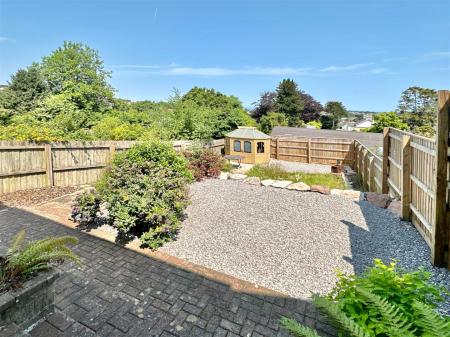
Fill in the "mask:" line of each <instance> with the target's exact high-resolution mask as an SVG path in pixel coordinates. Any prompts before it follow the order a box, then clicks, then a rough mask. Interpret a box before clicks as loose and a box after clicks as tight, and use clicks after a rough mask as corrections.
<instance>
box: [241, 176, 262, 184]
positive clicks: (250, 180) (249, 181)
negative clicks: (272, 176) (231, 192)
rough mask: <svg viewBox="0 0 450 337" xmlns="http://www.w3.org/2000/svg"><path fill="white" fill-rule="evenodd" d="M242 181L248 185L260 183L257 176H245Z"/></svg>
mask: <svg viewBox="0 0 450 337" xmlns="http://www.w3.org/2000/svg"><path fill="white" fill-rule="evenodd" d="M244 181H245V182H246V183H247V184H250V185H260V184H261V179H259V178H258V177H247V178H245V180H244Z"/></svg>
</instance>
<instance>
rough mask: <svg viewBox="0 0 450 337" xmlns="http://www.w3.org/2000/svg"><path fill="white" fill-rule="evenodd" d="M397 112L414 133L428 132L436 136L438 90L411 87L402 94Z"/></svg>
mask: <svg viewBox="0 0 450 337" xmlns="http://www.w3.org/2000/svg"><path fill="white" fill-rule="evenodd" d="M397 112H398V113H399V114H400V116H401V117H402V119H403V120H404V121H405V122H406V123H407V124H408V126H409V127H410V129H412V131H413V132H417V133H418V132H421V130H427V132H426V133H430V132H431V133H432V134H434V130H433V128H434V126H435V124H436V119H437V93H436V90H433V89H427V88H420V87H410V88H408V89H406V90H405V91H403V92H402V95H401V97H400V101H399V103H398V107H397Z"/></svg>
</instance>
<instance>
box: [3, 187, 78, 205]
mask: <svg viewBox="0 0 450 337" xmlns="http://www.w3.org/2000/svg"><path fill="white" fill-rule="evenodd" d="M79 189H80V187H73V186H70V187H59V186H53V187H42V188H33V189H28V190H23V191H16V192H11V193H4V194H0V210H1V209H4V208H7V207H29V206H33V205H37V204H41V203H43V202H46V201H49V200H52V199H55V198H58V197H62V196H63V195H66V194H70V193H73V192H75V191H77V190H79Z"/></svg>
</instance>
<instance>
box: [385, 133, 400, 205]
mask: <svg viewBox="0 0 450 337" xmlns="http://www.w3.org/2000/svg"><path fill="white" fill-rule="evenodd" d="M402 144H403V133H402V132H401V131H400V130H396V129H390V131H389V149H388V151H387V153H388V162H389V171H388V172H389V173H388V185H389V194H390V195H391V196H393V197H398V198H399V197H400V196H401V194H402V192H401V186H402V156H403V152H402V147H403V146H402Z"/></svg>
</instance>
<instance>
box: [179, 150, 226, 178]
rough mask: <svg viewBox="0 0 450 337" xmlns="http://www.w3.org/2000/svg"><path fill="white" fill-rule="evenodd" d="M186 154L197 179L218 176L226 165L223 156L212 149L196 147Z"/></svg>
mask: <svg viewBox="0 0 450 337" xmlns="http://www.w3.org/2000/svg"><path fill="white" fill-rule="evenodd" d="M184 156H185V157H186V159H187V160H188V163H189V169H190V170H191V171H192V174H193V175H194V178H195V180H197V181H200V180H202V179H203V178H214V177H218V176H219V174H220V171H221V170H222V168H223V166H224V161H223V158H222V157H221V156H220V155H218V154H216V153H214V151H212V150H211V149H195V150H194V151H192V152H185V153H184Z"/></svg>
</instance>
